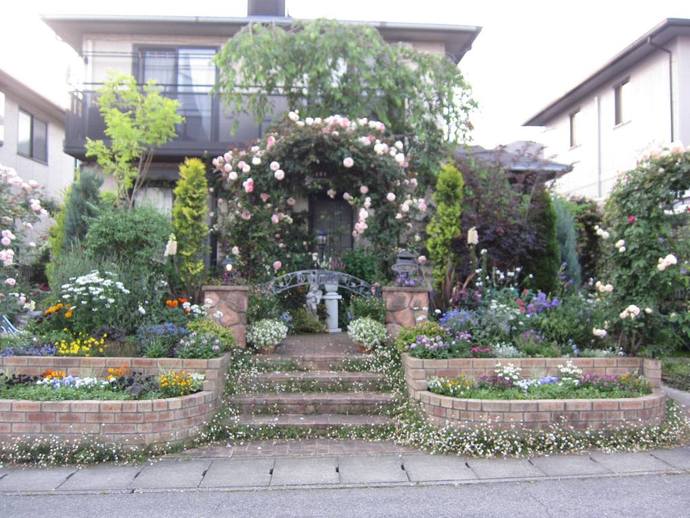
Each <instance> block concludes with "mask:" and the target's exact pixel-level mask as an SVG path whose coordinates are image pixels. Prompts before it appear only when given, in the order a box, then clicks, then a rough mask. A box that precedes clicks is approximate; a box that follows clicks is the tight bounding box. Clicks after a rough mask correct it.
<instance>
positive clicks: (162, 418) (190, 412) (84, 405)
mask: <svg viewBox="0 0 690 518" xmlns="http://www.w3.org/2000/svg"><path fill="white" fill-rule="evenodd" d="M217 400H218V398H217V395H216V394H214V393H213V392H209V391H203V392H197V393H196V394H190V395H188V396H182V397H174V398H168V399H149V400H136V401H96V400H84V401H27V400H15V399H0V442H23V441H26V440H31V439H36V438H51V439H52V438H57V439H59V440H77V441H79V440H92V441H94V442H96V443H100V444H128V445H151V444H158V443H165V442H182V441H185V440H187V439H190V438H192V437H194V436H195V435H196V434H197V433H199V432H201V431H202V430H203V428H204V427H205V426H206V424H207V423H208V422H209V420H210V419H211V417H212V416H213V413H214V412H215V408H216V405H217Z"/></svg>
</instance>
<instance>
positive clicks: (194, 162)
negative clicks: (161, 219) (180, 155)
mask: <svg viewBox="0 0 690 518" xmlns="http://www.w3.org/2000/svg"><path fill="white" fill-rule="evenodd" d="M174 194H175V203H174V205H173V210H172V225H173V231H174V233H175V237H176V238H177V243H178V246H177V264H178V265H179V271H180V277H181V279H182V282H183V284H184V286H185V288H186V289H187V293H196V292H197V290H198V289H199V287H200V286H201V283H202V281H203V278H204V256H205V251H206V237H207V235H208V224H207V223H206V220H207V214H208V183H207V181H206V168H205V167H204V164H203V162H202V161H201V160H199V159H198V158H191V159H190V158H188V159H186V160H185V161H184V163H183V164H182V165H180V179H179V180H178V181H177V185H176V186H175V191H174Z"/></svg>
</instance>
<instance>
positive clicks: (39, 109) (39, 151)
mask: <svg viewBox="0 0 690 518" xmlns="http://www.w3.org/2000/svg"><path fill="white" fill-rule="evenodd" d="M64 119H65V111H64V110H63V109H62V108H60V107H59V106H58V105H56V104H55V103H53V102H51V101H49V100H48V99H46V98H45V97H43V96H42V95H40V94H38V93H36V92H35V91H34V90H32V89H31V88H29V87H28V86H26V85H25V84H23V83H21V82H19V81H17V80H16V79H15V78H14V77H12V76H10V75H9V74H7V73H6V72H4V71H3V70H0V164H3V165H5V166H8V167H12V168H14V169H16V171H17V173H18V174H19V176H21V177H22V179H24V180H27V181H28V180H35V181H37V182H38V183H40V184H41V185H43V186H44V187H45V189H46V194H47V195H49V196H50V197H51V198H54V199H56V200H59V199H60V198H61V197H62V194H63V192H64V190H65V188H66V187H67V186H68V185H70V184H71V183H72V179H73V177H74V158H72V157H71V156H69V155H67V154H65V152H64V151H63V140H64V138H65V126H64V124H65V123H64Z"/></svg>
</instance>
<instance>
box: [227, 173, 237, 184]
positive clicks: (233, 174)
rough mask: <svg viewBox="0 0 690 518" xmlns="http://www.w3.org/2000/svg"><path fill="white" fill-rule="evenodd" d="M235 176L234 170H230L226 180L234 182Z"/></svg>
mask: <svg viewBox="0 0 690 518" xmlns="http://www.w3.org/2000/svg"><path fill="white" fill-rule="evenodd" d="M237 178H238V176H237V173H236V172H235V171H230V173H228V180H230V181H232V182H234V181H235V180H237Z"/></svg>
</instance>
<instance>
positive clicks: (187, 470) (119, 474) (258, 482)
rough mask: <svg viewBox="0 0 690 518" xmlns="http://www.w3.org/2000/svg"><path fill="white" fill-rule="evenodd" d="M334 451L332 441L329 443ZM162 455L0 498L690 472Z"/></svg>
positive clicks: (658, 460) (621, 457)
mask: <svg viewBox="0 0 690 518" xmlns="http://www.w3.org/2000/svg"><path fill="white" fill-rule="evenodd" d="M330 447H335V444H332V445H330ZM212 453H213V452H212V451H208V452H207V454H208V456H206V457H203V456H199V457H193V458H182V457H181V458H168V459H164V460H161V461H159V462H155V463H152V464H147V465H137V466H112V465H100V466H92V467H85V468H81V469H77V468H70V467H61V468H52V469H36V468H24V469H22V468H8V467H6V468H0V494H45V493H49V494H78V493H99V494H101V493H147V492H159V491H233V490H235V491H236V490H247V489H252V490H256V489H285V488H291V489H292V488H317V487H325V488H337V487H341V488H343V487H372V486H410V485H434V484H439V485H441V484H452V485H464V484H478V483H496V482H514V481H540V480H541V481H545V480H552V479H561V478H573V479H574V478H592V477H604V478H606V477H620V476H632V475H649V474H685V475H687V474H690V447H683V448H676V449H671V450H654V451H649V452H642V453H615V454H605V453H601V452H593V453H590V454H586V455H560V456H552V457H535V458H532V459H474V458H464V457H458V456H439V455H427V454H422V453H418V452H398V453H379V454H366V453H360V454H356V455H353V454H351V453H348V454H343V455H332V454H325V455H324V454H319V455H312V456H304V455H293V456H290V455H287V456H280V455H278V456H270V457H263V456H261V455H250V456H247V455H238V456H234V455H232V456H229V457H228V456H219V457H214V456H212V455H211V454H212Z"/></svg>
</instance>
